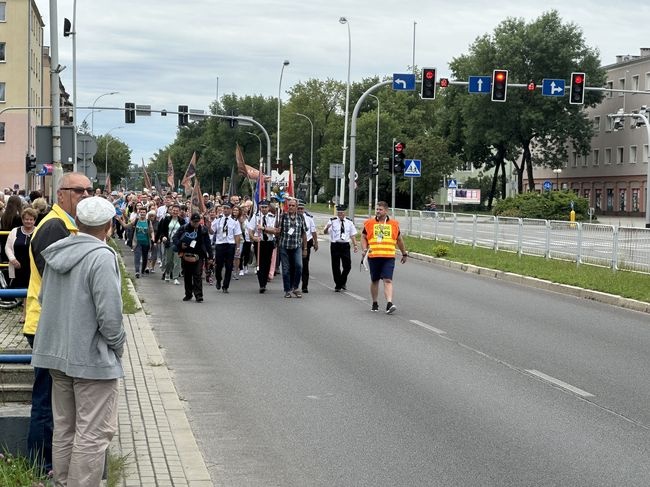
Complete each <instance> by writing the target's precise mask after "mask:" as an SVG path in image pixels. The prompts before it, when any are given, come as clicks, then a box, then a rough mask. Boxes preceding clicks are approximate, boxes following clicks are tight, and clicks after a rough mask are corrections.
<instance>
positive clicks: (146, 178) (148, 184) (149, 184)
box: [142, 157, 153, 189]
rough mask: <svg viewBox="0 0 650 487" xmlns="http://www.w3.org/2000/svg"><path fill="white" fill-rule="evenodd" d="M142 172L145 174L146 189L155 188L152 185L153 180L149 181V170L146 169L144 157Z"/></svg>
mask: <svg viewBox="0 0 650 487" xmlns="http://www.w3.org/2000/svg"><path fill="white" fill-rule="evenodd" d="M142 171H143V172H144V187H145V188H146V189H151V188H153V185H152V184H151V179H149V174H147V168H146V167H144V157H143V158H142Z"/></svg>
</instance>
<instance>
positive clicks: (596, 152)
mask: <svg viewBox="0 0 650 487" xmlns="http://www.w3.org/2000/svg"><path fill="white" fill-rule="evenodd" d="M599 164H600V149H594V166H598V165H599Z"/></svg>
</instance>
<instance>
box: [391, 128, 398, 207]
mask: <svg viewBox="0 0 650 487" xmlns="http://www.w3.org/2000/svg"><path fill="white" fill-rule="evenodd" d="M396 143H397V139H393V144H392V145H391V147H395V144H396ZM391 158H392V160H391V165H390V182H391V190H390V207H391V209H392V211H393V213H392V215H393V216H395V152H394V151H393V152H392V155H391Z"/></svg>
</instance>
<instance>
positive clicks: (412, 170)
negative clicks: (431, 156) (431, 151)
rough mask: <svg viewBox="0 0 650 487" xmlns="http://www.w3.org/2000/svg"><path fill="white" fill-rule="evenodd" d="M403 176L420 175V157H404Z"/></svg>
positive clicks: (416, 176) (417, 176)
mask: <svg viewBox="0 0 650 487" xmlns="http://www.w3.org/2000/svg"><path fill="white" fill-rule="evenodd" d="M404 176H406V177H407V178H419V177H420V176H422V161H421V160H420V159H404Z"/></svg>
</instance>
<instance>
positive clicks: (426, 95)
mask: <svg viewBox="0 0 650 487" xmlns="http://www.w3.org/2000/svg"><path fill="white" fill-rule="evenodd" d="M435 97H436V68H422V90H421V91H420V98H422V99H423V100H433V99H435Z"/></svg>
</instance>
